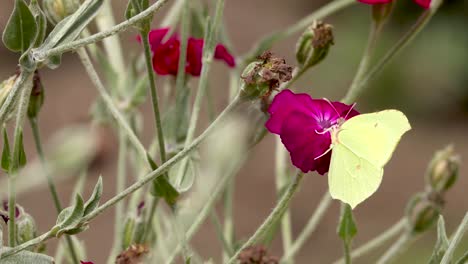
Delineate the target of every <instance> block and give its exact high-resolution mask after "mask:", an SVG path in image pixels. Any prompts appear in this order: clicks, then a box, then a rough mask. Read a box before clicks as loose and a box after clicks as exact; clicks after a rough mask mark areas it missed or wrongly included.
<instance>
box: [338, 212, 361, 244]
mask: <svg viewBox="0 0 468 264" xmlns="http://www.w3.org/2000/svg"><path fill="white" fill-rule="evenodd" d="M356 234H357V227H356V223H355V222H354V218H353V212H352V209H351V207H350V206H349V205H344V209H343V211H342V213H341V217H340V223H339V225H338V235H339V236H340V237H341V239H343V241H344V243H345V244H346V245H349V244H350V243H351V240H352V239H353V237H354V236H355V235H356Z"/></svg>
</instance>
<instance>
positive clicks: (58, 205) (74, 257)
mask: <svg viewBox="0 0 468 264" xmlns="http://www.w3.org/2000/svg"><path fill="white" fill-rule="evenodd" d="M37 122H38V121H37V118H29V124H30V125H31V130H32V133H33V137H34V144H35V145H36V151H37V155H38V156H39V160H40V161H41V164H42V168H43V170H44V173H45V175H46V177H47V185H48V186H49V191H50V194H51V195H52V200H53V201H54V205H55V209H56V211H57V214H59V213H60V212H61V211H62V204H61V202H60V198H59V196H58V193H57V188H56V186H55V183H54V179H53V178H52V175H51V173H50V171H49V170H48V169H47V166H46V161H45V156H44V151H43V149H42V143H41V136H40V132H39V126H38V124H37ZM65 240H66V242H67V246H68V250H69V251H70V255H71V257H72V260H73V263H75V264H78V263H79V260H78V256H77V254H76V250H75V245H74V244H73V241H72V240H71V238H70V237H69V236H68V235H66V236H65Z"/></svg>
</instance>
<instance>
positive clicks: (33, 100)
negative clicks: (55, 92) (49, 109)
mask: <svg viewBox="0 0 468 264" xmlns="http://www.w3.org/2000/svg"><path fill="white" fill-rule="evenodd" d="M43 104H44V87H43V86H42V82H41V77H40V75H39V72H38V71H36V72H34V77H33V87H32V90H31V96H30V97H29V105H28V117H29V118H36V117H37V115H38V114H39V110H41V107H42V105H43Z"/></svg>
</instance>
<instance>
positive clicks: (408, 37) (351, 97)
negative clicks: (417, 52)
mask: <svg viewBox="0 0 468 264" xmlns="http://www.w3.org/2000/svg"><path fill="white" fill-rule="evenodd" d="M440 4H441V0H437V1H434V3H433V6H431V8H430V9H428V10H426V11H424V13H422V14H421V16H420V17H419V18H418V20H417V21H416V23H415V24H414V25H413V26H412V27H411V28H410V29H409V30H408V31H407V32H406V33H405V35H403V37H402V38H401V39H400V40H399V41H398V42H397V43H396V44H395V45H394V46H393V47H392V48H391V49H390V50H389V51H388V52H387V53H386V54H385V56H384V57H383V58H382V59H380V61H379V62H378V63H377V64H376V65H375V66H374V67H373V68H372V69H371V70H369V71H368V72H367V74H365V76H363V77H362V78H360V80H359V83H357V84H356V85H354V86H352V89H349V90H348V93H347V94H346V96H345V99H344V103H347V104H349V103H353V102H355V101H356V99H357V97H358V96H359V95H360V94H361V93H362V91H363V90H364V89H365V88H366V86H367V85H368V84H369V81H370V80H372V79H373V78H374V77H375V76H376V75H377V74H378V73H380V72H381V71H382V70H383V68H384V67H385V66H386V65H387V64H388V63H389V62H390V60H391V59H392V58H393V57H395V55H396V54H398V52H400V51H401V50H403V48H405V47H406V46H407V45H408V44H409V43H410V42H411V41H412V40H413V39H414V38H415V37H416V35H418V33H419V32H421V30H422V29H423V28H424V27H425V26H426V25H427V23H428V22H429V21H430V20H431V18H432V16H433V15H434V14H435V13H436V11H437V9H438V8H439V6H440Z"/></svg>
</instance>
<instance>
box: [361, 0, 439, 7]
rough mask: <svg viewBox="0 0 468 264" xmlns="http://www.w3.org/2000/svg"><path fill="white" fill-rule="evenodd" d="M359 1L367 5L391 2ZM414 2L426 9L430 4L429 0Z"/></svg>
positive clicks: (378, 0) (387, 0) (383, 0)
mask: <svg viewBox="0 0 468 264" xmlns="http://www.w3.org/2000/svg"><path fill="white" fill-rule="evenodd" d="M358 1H359V2H361V3H364V4H368V5H375V4H387V3H390V2H392V1H393V0H358ZM414 2H416V4H418V5H420V6H421V7H423V8H425V9H428V8H429V7H430V6H431V0H414Z"/></svg>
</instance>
